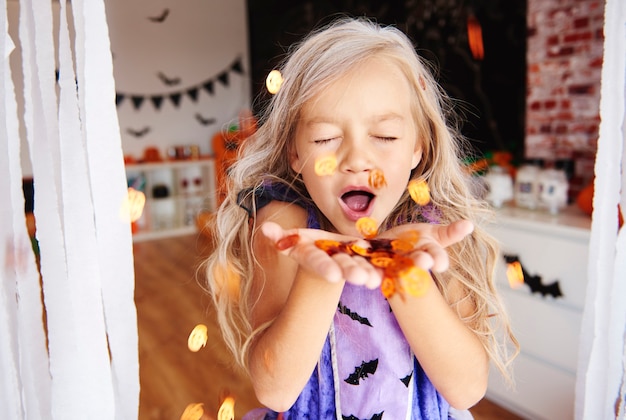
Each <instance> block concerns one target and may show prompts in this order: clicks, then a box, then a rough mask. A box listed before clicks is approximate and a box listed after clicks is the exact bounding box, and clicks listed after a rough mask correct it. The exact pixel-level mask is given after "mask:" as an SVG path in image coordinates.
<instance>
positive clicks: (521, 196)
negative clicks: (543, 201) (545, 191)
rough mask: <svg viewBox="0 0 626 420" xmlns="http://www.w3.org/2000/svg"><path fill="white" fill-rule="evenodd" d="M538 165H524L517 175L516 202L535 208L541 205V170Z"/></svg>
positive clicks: (519, 204) (518, 204) (520, 205)
mask: <svg viewBox="0 0 626 420" xmlns="http://www.w3.org/2000/svg"><path fill="white" fill-rule="evenodd" d="M540 170H541V169H540V168H539V167H538V166H536V165H530V164H527V165H522V166H520V167H519V169H518V170H517V174H516V176H515V204H516V205H517V206H518V207H524V208H527V209H531V210H534V209H536V208H537V206H538V205H539V172H540Z"/></svg>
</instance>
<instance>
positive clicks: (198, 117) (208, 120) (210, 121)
mask: <svg viewBox="0 0 626 420" xmlns="http://www.w3.org/2000/svg"><path fill="white" fill-rule="evenodd" d="M195 117H196V121H198V122H199V123H200V124H202V125H209V124H215V118H205V117H204V116H203V115H202V114H200V113H199V112H196V115H195Z"/></svg>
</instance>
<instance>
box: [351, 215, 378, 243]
mask: <svg viewBox="0 0 626 420" xmlns="http://www.w3.org/2000/svg"><path fill="white" fill-rule="evenodd" d="M356 229H357V230H358V231H359V233H360V234H361V235H363V237H364V238H367V239H371V238H373V237H375V236H376V234H377V233H378V223H376V220H374V219H372V218H371V217H361V218H360V219H359V220H357V221H356Z"/></svg>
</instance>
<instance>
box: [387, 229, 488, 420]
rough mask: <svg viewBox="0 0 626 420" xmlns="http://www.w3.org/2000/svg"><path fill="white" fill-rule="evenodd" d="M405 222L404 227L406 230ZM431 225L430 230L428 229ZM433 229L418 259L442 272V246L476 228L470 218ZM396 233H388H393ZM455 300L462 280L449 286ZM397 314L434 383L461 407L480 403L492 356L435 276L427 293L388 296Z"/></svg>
mask: <svg viewBox="0 0 626 420" xmlns="http://www.w3.org/2000/svg"><path fill="white" fill-rule="evenodd" d="M407 228H409V227H408V226H403V227H401V229H407ZM427 229H428V228H427ZM434 229H435V232H433V233H434V235H433V237H432V239H433V240H434V241H435V242H430V238H427V237H425V240H426V243H422V244H420V243H418V245H417V248H418V249H423V250H424V251H418V252H417V253H416V254H414V259H415V261H416V262H417V264H418V265H420V266H422V268H428V269H431V270H433V271H434V272H441V271H444V270H445V269H447V267H448V258H447V254H446V255H445V257H444V256H443V255H440V253H441V252H445V251H444V250H443V248H442V246H448V245H450V244H451V243H454V242H456V241H457V240H460V238H463V237H465V236H466V235H467V234H469V233H470V232H471V230H472V229H473V227H472V225H471V224H467V222H460V223H459V222H457V223H454V224H452V225H449V226H434ZM394 234H397V232H394V231H393V230H392V231H389V232H385V234H384V235H385V236H386V235H394ZM447 287H448V293H449V295H450V296H451V298H452V299H460V298H462V296H461V295H460V288H459V285H458V283H454V282H453V283H452V284H448V285H447ZM389 303H390V305H391V307H392V309H393V313H394V315H395V316H396V319H397V320H398V323H399V324H400V328H401V329H402V331H403V333H404V335H405V336H406V338H407V340H408V342H409V344H410V346H411V349H412V350H413V352H414V353H415V356H416V357H417V359H418V360H419V362H420V364H421V366H422V367H423V368H424V371H425V372H426V374H427V375H428V377H429V378H430V380H431V381H432V382H433V385H435V387H436V388H437V390H439V392H440V393H441V394H442V395H443V396H444V398H446V400H447V401H448V402H449V403H450V404H451V405H452V406H453V407H455V408H457V409H466V408H469V407H471V406H473V405H474V404H476V403H477V402H478V401H479V400H480V399H481V398H482V397H483V396H484V394H485V392H486V389H487V380H488V373H489V359H488V356H487V353H486V351H485V349H484V347H483V345H482V343H481V342H480V340H479V339H478V337H477V336H476V335H475V334H474V332H472V331H471V330H470V329H469V328H468V327H467V326H466V325H465V324H464V323H463V322H462V321H461V319H460V318H459V316H458V315H457V313H456V312H455V311H454V310H453V309H452V308H451V307H450V305H449V304H448V302H447V301H446V300H445V299H444V298H443V296H442V294H441V293H440V291H439V289H438V288H437V286H436V285H435V282H434V280H432V279H431V286H430V288H429V289H428V291H427V293H426V294H425V295H423V296H420V297H412V296H408V295H406V296H402V297H401V296H398V295H394V296H392V297H391V298H390V299H389ZM460 305H461V306H460V312H461V315H462V316H470V315H471V314H472V313H474V310H475V308H474V307H473V304H472V303H471V299H464V300H463V301H462V302H461V303H460Z"/></svg>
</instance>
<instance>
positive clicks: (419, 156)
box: [411, 145, 422, 169]
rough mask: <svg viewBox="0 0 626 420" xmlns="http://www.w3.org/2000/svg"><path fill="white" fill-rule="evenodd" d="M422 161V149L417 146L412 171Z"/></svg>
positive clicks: (412, 161) (412, 160)
mask: <svg viewBox="0 0 626 420" xmlns="http://www.w3.org/2000/svg"><path fill="white" fill-rule="evenodd" d="M421 160H422V148H421V147H420V146H417V145H416V146H415V150H414V151H413V158H412V159H411V169H415V168H416V167H417V165H419V163H420V162H421Z"/></svg>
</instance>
